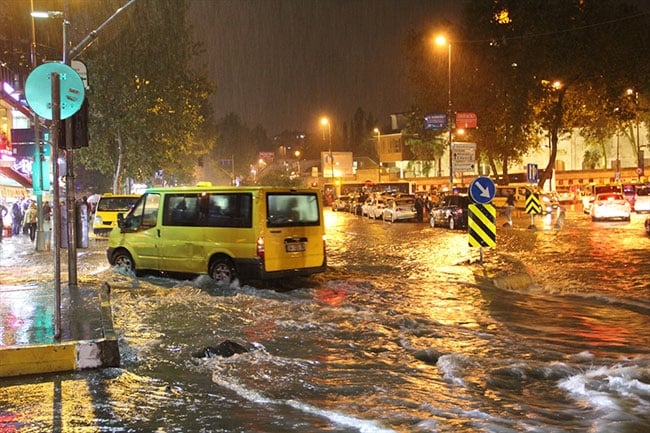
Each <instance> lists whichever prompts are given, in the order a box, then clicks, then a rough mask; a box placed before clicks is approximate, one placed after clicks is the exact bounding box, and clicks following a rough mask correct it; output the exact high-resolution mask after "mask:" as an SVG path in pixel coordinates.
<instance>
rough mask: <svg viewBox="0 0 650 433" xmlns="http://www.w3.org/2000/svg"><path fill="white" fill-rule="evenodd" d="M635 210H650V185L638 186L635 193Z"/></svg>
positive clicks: (640, 211) (638, 211)
mask: <svg viewBox="0 0 650 433" xmlns="http://www.w3.org/2000/svg"><path fill="white" fill-rule="evenodd" d="M634 211H635V212H636V213H642V212H650V187H648V186H645V185H642V186H637V187H636V191H635V193H634Z"/></svg>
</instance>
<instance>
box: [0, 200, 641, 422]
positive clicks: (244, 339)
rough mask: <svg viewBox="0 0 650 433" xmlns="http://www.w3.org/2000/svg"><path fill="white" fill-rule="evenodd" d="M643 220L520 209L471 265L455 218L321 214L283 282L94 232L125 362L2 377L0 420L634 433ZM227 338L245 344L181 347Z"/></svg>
mask: <svg viewBox="0 0 650 433" xmlns="http://www.w3.org/2000/svg"><path fill="white" fill-rule="evenodd" d="M549 218H550V217H549ZM644 219H645V216H642V215H632V221H631V222H629V223H627V222H602V223H592V222H591V220H590V219H589V218H588V216H586V215H582V214H581V213H579V212H576V211H573V210H569V211H568V213H567V218H566V221H565V223H564V226H563V227H562V228H555V227H554V222H553V221H552V220H550V219H547V218H542V217H537V219H536V227H537V230H529V229H528V227H527V226H528V222H529V220H528V219H527V217H523V218H520V219H518V220H517V221H516V226H515V228H514V229H505V228H501V227H500V226H499V229H498V234H497V236H498V237H497V247H496V248H494V249H484V250H483V262H482V263H479V259H480V251H479V250H477V249H475V248H470V247H468V245H467V234H466V233H464V232H459V231H455V232H452V231H449V230H446V229H441V228H435V229H433V228H430V227H429V226H428V225H426V224H417V223H410V222H407V223H397V224H390V223H384V222H382V221H373V220H368V219H364V218H361V217H357V216H354V215H351V214H347V213H332V212H329V211H327V212H326V222H327V229H328V258H329V269H328V272H327V273H325V274H322V275H318V276H315V277H312V278H308V279H303V280H300V281H296V282H292V283H291V284H283V286H282V287H281V288H278V289H277V290H275V289H274V288H273V287H265V288H262V287H253V286H250V285H238V286H234V287H229V288H218V287H216V286H215V285H214V284H213V283H212V282H211V281H210V280H209V279H208V278H206V277H199V278H195V279H187V280H184V279H173V278H166V277H163V276H147V277H143V278H134V277H130V276H125V275H120V274H118V273H116V272H115V271H113V270H111V269H109V268H108V266H107V264H106V263H105V259H104V252H103V247H104V245H103V244H102V243H100V242H97V243H92V246H91V251H87V252H85V253H84V255H83V256H82V257H81V258H80V269H81V270H80V274H81V275H82V278H81V280H82V282H83V284H101V283H102V282H104V281H106V282H108V283H109V284H110V286H111V288H112V291H111V296H112V306H113V315H114V326H115V329H116V331H117V333H118V335H119V342H120V352H121V356H122V366H121V368H112V369H105V370H97V371H84V372H78V373H72V374H58V375H46V376H39V377H31V378H15V379H5V380H0V432H8V431H12V432H13V431H20V432H28V431H29V432H31V431H34V432H35V431H63V432H66V431H84V432H94V431H97V432H99V431H112V432H189V431H192V432H268V433H276V432H277V433H280V432H283V433H284V432H293V431H295V432H301V433H309V432H335V433H337V432H362V433H371V432H416V433H418V432H589V433H594V432H625V433H634V432H639V433H640V432H647V430H648V426H649V425H650V331H649V330H650V282H649V280H650V255H649V251H650V238H648V237H647V236H646V235H645V233H644V230H643V221H644ZM501 222H502V221H499V223H501ZM25 278H27V277H25ZM43 284H44V283H43ZM226 340H229V341H233V342H236V343H238V344H241V345H242V346H244V347H245V348H246V349H248V352H247V353H243V354H239V355H234V356H232V357H227V358H224V357H211V358H197V357H195V356H193V355H195V354H196V352H198V351H201V350H202V349H203V348H205V347H208V346H217V345H218V344H219V343H221V342H224V341H226Z"/></svg>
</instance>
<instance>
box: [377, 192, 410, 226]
mask: <svg viewBox="0 0 650 433" xmlns="http://www.w3.org/2000/svg"><path fill="white" fill-rule="evenodd" d="M415 218H417V212H416V211H415V199H414V198H412V197H407V198H401V197H400V198H389V199H388V200H387V201H386V207H385V208H384V213H383V219H384V221H390V222H392V223H394V222H395V221H404V220H414V219H415Z"/></svg>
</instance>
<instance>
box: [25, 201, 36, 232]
mask: <svg viewBox="0 0 650 433" xmlns="http://www.w3.org/2000/svg"><path fill="white" fill-rule="evenodd" d="M37 218H38V211H37V210H36V203H34V202H31V203H30V204H29V207H28V208H27V210H26V211H25V228H26V229H27V232H28V233H29V239H31V241H32V242H34V239H36V222H37V221H38V219H37Z"/></svg>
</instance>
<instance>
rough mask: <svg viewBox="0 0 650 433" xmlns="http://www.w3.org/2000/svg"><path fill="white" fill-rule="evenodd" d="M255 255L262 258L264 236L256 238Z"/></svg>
mask: <svg viewBox="0 0 650 433" xmlns="http://www.w3.org/2000/svg"><path fill="white" fill-rule="evenodd" d="M257 257H260V258H262V259H263V258H264V238H263V237H262V236H260V237H259V238H257Z"/></svg>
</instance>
